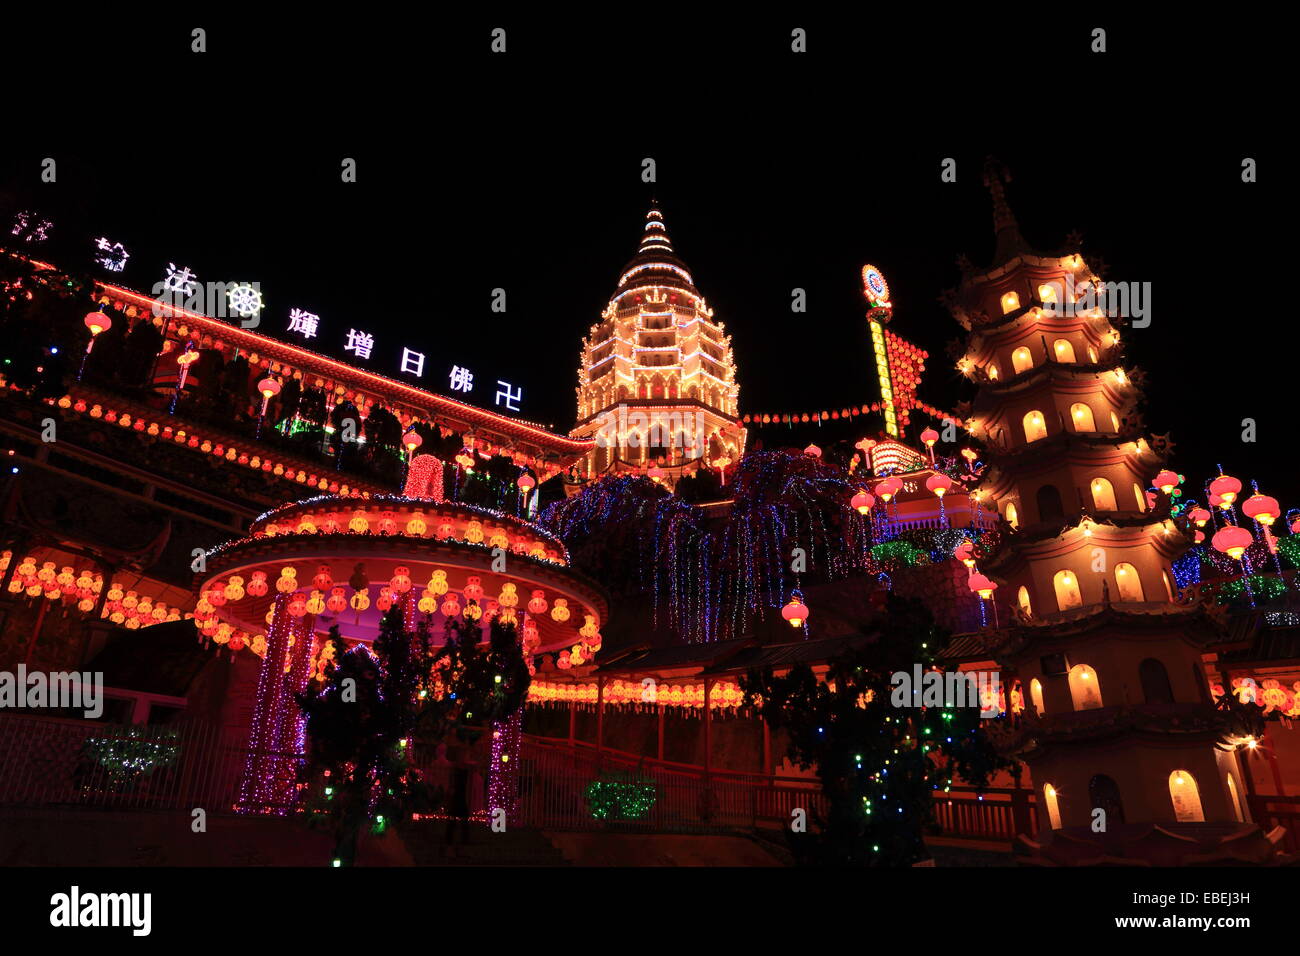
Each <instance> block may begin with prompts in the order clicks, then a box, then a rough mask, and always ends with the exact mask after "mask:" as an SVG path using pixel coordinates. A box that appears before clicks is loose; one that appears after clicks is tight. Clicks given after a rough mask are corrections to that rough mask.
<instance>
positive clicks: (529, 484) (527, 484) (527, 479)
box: [515, 472, 537, 494]
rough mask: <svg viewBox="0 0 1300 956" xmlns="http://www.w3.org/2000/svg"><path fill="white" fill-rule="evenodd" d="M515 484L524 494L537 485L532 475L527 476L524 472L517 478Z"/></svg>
mask: <svg viewBox="0 0 1300 956" xmlns="http://www.w3.org/2000/svg"><path fill="white" fill-rule="evenodd" d="M515 484H517V485H518V486H519V490H520V491H522V492H523V493H524V494H527V493H528V492H530V491H532V490H533V488H534V487H535V486H536V485H537V479H536V478H534V477H533V476H532V475H530V474H528V472H524V473H523V474H522V475H520V476H519V477H518V479H516V480H515Z"/></svg>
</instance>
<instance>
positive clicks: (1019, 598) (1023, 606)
mask: <svg viewBox="0 0 1300 956" xmlns="http://www.w3.org/2000/svg"><path fill="white" fill-rule="evenodd" d="M1016 603H1017V604H1019V605H1020V610H1022V611H1024V612H1025V614H1027V615H1029V614H1033V613H1034V609H1033V606H1032V605H1030V603H1029V588H1027V587H1025V586H1024V585H1023V584H1022V585H1021V586H1020V590H1019V591H1017V592H1016Z"/></svg>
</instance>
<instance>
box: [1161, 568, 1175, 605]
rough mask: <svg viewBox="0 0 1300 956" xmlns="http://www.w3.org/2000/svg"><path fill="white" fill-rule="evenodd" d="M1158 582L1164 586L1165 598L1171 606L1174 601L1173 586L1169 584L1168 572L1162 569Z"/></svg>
mask: <svg viewBox="0 0 1300 956" xmlns="http://www.w3.org/2000/svg"><path fill="white" fill-rule="evenodd" d="M1160 581H1161V583H1163V584H1164V586H1165V597H1166V598H1168V599H1169V602H1170V603H1171V604H1172V603H1173V600H1174V588H1173V585H1171V584H1170V583H1169V572H1168V571H1166V570H1164V569H1163V568H1162V569H1161V571H1160Z"/></svg>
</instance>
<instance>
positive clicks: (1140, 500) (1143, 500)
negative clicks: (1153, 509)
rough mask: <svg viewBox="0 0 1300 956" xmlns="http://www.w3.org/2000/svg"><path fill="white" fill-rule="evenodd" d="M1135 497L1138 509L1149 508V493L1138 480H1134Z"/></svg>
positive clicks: (1144, 509)
mask: <svg viewBox="0 0 1300 956" xmlns="http://www.w3.org/2000/svg"><path fill="white" fill-rule="evenodd" d="M1133 499H1134V500H1135V501H1136V502H1137V509H1138V511H1146V510H1147V493H1146V492H1145V491H1143V490H1142V486H1141V485H1139V484H1138V483H1137V482H1136V481H1135V482H1133Z"/></svg>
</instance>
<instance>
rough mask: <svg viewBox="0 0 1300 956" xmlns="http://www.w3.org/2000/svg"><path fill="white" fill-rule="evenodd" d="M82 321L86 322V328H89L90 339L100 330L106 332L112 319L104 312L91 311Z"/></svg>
mask: <svg viewBox="0 0 1300 956" xmlns="http://www.w3.org/2000/svg"><path fill="white" fill-rule="evenodd" d="M83 321H85V323H86V328H88V329H90V336H91V338H92V339H93V338H94V337H95V336H96V335H98V334H99V333H100V332H107V331H108V330H109V329H111V328H112V327H113V320H112V319H110V318H109V317H108V314H107V313H105V312H91V313H89V314H88V315H87V316H86V318H85V319H84V320H83Z"/></svg>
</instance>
